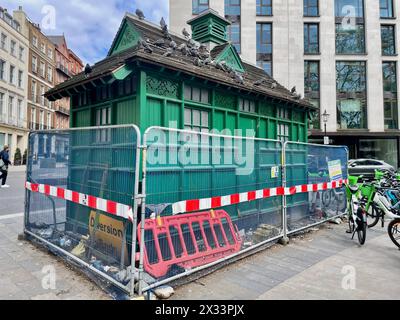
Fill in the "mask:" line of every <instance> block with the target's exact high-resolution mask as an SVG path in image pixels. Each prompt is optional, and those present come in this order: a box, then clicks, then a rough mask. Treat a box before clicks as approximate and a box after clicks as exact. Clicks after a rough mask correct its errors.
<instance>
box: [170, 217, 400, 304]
mask: <svg viewBox="0 0 400 320" xmlns="http://www.w3.org/2000/svg"><path fill="white" fill-rule="evenodd" d="M346 228H347V225H346V224H341V225H331V224H325V225H323V226H321V227H320V228H317V229H318V230H317V229H313V231H312V232H311V233H307V234H305V235H302V236H298V237H296V238H294V239H291V241H290V244H289V245H288V246H286V247H282V246H280V245H274V246H273V247H272V248H270V249H268V250H265V251H263V252H261V253H259V254H256V255H254V256H251V257H249V258H246V259H244V260H242V261H240V262H238V263H236V264H234V265H230V266H228V267H226V268H224V269H221V270H220V271H217V272H214V273H212V274H211V275H209V276H207V277H205V278H202V279H199V280H198V281H195V282H192V283H190V284H188V285H185V286H182V287H180V288H178V289H177V290H176V292H175V295H174V296H173V299H175V300H186V299H196V300H197V299H199V300H226V299H227V300H286V299H289V300H308V299H310V300H314V299H321V300H341V299H345V300H357V299H363V300H375V299H389V300H391V299H398V297H399V295H400V286H399V284H398V283H397V282H396V281H394V279H396V276H395V275H396V274H397V273H398V271H399V268H400V251H399V250H398V249H397V247H395V246H394V244H393V243H392V242H391V241H390V239H389V236H388V235H387V233H386V230H385V229H381V228H377V229H372V230H368V233H367V242H366V244H365V245H364V246H359V245H358V242H357V241H356V240H351V237H350V235H348V234H346V233H345V230H346Z"/></svg>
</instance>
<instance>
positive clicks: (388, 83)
mask: <svg viewBox="0 0 400 320" xmlns="http://www.w3.org/2000/svg"><path fill="white" fill-rule="evenodd" d="M382 70H383V97H384V115H385V129H398V128H399V123H398V118H399V117H398V104H397V65H396V62H383V64H382Z"/></svg>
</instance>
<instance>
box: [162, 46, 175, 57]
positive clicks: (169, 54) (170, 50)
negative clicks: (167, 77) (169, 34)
mask: <svg viewBox="0 0 400 320" xmlns="http://www.w3.org/2000/svg"><path fill="white" fill-rule="evenodd" d="M173 52H174V50H173V49H172V48H167V51H165V53H164V54H163V56H164V57H170V56H171V55H172V53H173Z"/></svg>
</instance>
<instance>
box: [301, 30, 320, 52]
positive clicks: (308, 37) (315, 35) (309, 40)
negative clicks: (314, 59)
mask: <svg viewBox="0 0 400 320" xmlns="http://www.w3.org/2000/svg"><path fill="white" fill-rule="evenodd" d="M304 53H306V54H317V53H319V25H318V24H317V23H305V24H304Z"/></svg>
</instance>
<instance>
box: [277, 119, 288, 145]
mask: <svg viewBox="0 0 400 320" xmlns="http://www.w3.org/2000/svg"><path fill="white" fill-rule="evenodd" d="M277 138H278V140H280V141H282V142H286V141H289V138H290V130H289V124H287V123H278V128H277Z"/></svg>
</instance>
